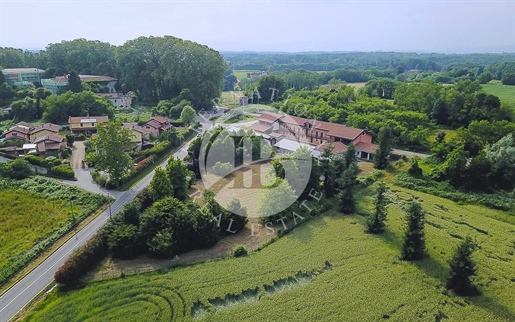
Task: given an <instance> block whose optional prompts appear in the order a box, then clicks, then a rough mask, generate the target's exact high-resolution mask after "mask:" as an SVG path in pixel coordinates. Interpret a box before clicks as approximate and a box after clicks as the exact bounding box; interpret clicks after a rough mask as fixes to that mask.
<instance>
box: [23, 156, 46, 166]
mask: <svg viewBox="0 0 515 322" xmlns="http://www.w3.org/2000/svg"><path fill="white" fill-rule="evenodd" d="M25 160H27V161H28V162H29V163H30V164H34V165H38V166H41V167H46V165H47V162H46V161H45V159H43V158H42V157H40V156H37V155H27V156H26V157H25Z"/></svg>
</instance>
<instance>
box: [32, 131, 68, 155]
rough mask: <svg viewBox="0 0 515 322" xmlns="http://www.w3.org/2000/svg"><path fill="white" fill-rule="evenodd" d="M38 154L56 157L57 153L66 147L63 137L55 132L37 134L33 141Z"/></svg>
mask: <svg viewBox="0 0 515 322" xmlns="http://www.w3.org/2000/svg"><path fill="white" fill-rule="evenodd" d="M34 145H36V149H37V152H38V155H39V156H40V157H42V158H46V157H49V156H54V157H58V156H59V153H60V152H61V151H63V150H64V149H66V143H65V141H64V138H63V137H62V136H60V135H59V134H56V133H48V134H45V135H42V136H39V137H38V138H37V139H36V140H35V141H34Z"/></svg>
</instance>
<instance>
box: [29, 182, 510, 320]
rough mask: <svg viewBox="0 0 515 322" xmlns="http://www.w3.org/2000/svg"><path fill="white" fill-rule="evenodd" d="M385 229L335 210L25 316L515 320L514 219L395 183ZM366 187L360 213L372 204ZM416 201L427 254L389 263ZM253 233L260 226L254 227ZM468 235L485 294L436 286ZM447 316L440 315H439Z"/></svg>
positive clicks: (99, 285) (58, 299)
mask: <svg viewBox="0 0 515 322" xmlns="http://www.w3.org/2000/svg"><path fill="white" fill-rule="evenodd" d="M391 189H392V193H390V195H391V198H392V200H393V204H391V205H390V206H389V217H388V219H389V220H388V222H387V225H388V230H387V232H385V233H384V234H382V235H379V236H375V235H369V234H365V233H364V229H365V217H363V216H360V215H352V216H344V215H341V214H339V213H338V212H336V211H332V212H330V213H329V214H326V215H323V216H319V217H316V218H314V219H312V220H311V221H309V222H308V223H306V224H304V225H301V226H299V227H297V228H296V229H295V230H293V232H291V233H290V234H288V235H286V236H284V237H283V238H281V239H279V240H278V241H276V242H275V243H273V244H271V245H269V246H268V247H266V248H264V249H262V250H261V251H259V252H255V253H252V254H251V255H250V256H248V257H243V258H226V259H223V260H216V261H211V262H206V263H201V264H196V265H193V266H187V267H181V268H176V269H174V270H171V271H168V272H165V273H157V272H156V273H150V274H142V275H136V276H131V277H126V278H122V279H114V280H107V281H101V282H95V283H90V284H89V285H87V286H86V287H84V288H83V289H80V290H76V291H70V292H62V291H54V292H52V293H50V294H49V295H48V297H47V298H46V299H45V300H44V301H43V302H42V303H41V304H40V305H38V306H37V307H36V309H35V310H34V311H33V312H32V313H31V314H30V315H29V316H27V317H26V319H25V320H26V321H77V320H95V321H126V320H132V321H138V320H140V321H150V320H152V321H170V320H171V321H258V320H259V321H286V320H288V321H315V320H317V321H382V320H383V319H390V320H391V321H415V320H417V321H435V320H438V319H437V318H443V317H446V318H447V319H449V321H513V320H515V301H513V298H515V263H514V260H515V256H514V251H515V223H514V221H513V216H510V215H509V214H507V213H504V212H501V211H495V210H490V209H487V208H484V207H480V206H474V205H458V204H456V203H454V202H451V201H449V200H447V199H442V198H438V197H434V196H432V195H428V194H424V193H420V192H415V191H411V190H407V189H403V188H398V187H395V186H392V187H391ZM371 195H373V189H371V188H367V191H366V193H362V194H360V203H359V209H358V213H361V214H363V213H367V212H370V211H372V209H373V203H372V197H371ZM411 198H416V199H418V200H420V202H421V203H422V206H423V208H424V209H425V210H426V211H427V215H426V221H427V223H426V242H427V248H428V253H429V257H428V258H427V259H424V260H422V261H419V262H414V263H410V262H404V261H400V260H399V259H398V257H399V252H400V250H399V249H400V247H401V243H402V237H403V231H404V227H405V213H404V212H403V210H402V208H403V206H404V204H405V203H406V200H408V199H411ZM260 232H261V233H266V230H264V229H262V230H261V231H260ZM466 236H471V237H472V238H474V239H475V240H476V241H477V242H478V243H479V245H480V249H478V250H477V251H476V252H475V253H474V255H473V258H474V260H475V261H476V262H477V268H478V276H477V277H476V278H475V279H474V281H475V282H476V284H477V285H479V287H480V288H481V290H482V292H483V294H482V296H479V297H470V298H461V297H455V296H452V295H447V293H446V292H445V289H444V285H445V279H446V277H447V274H448V264H447V262H448V261H449V260H450V258H451V257H452V254H453V252H454V249H455V247H456V246H457V245H458V244H459V243H460V242H461V240H462V239H463V238H465V237H466ZM444 321H445V320H444Z"/></svg>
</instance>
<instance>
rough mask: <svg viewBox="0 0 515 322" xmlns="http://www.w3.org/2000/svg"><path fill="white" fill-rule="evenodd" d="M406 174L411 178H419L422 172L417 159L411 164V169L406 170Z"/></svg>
mask: <svg viewBox="0 0 515 322" xmlns="http://www.w3.org/2000/svg"><path fill="white" fill-rule="evenodd" d="M408 174H409V175H410V176H413V177H421V176H422V174H423V172H422V169H421V168H420V167H419V165H418V158H414V159H413V161H412V162H411V167H410V168H409V169H408Z"/></svg>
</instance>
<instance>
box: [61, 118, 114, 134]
mask: <svg viewBox="0 0 515 322" xmlns="http://www.w3.org/2000/svg"><path fill="white" fill-rule="evenodd" d="M108 121H109V117H107V116H76V117H73V116H70V117H68V123H69V124H70V129H71V131H72V132H73V134H79V133H82V134H92V133H96V132H97V128H96V125H97V124H99V123H107V122H108Z"/></svg>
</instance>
